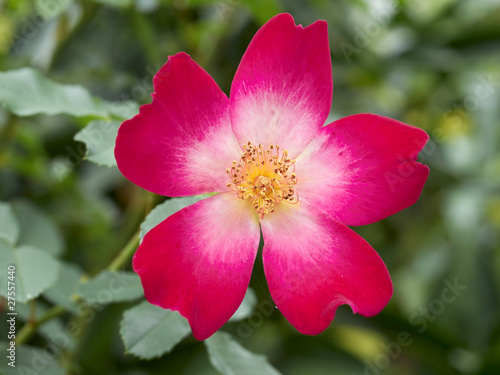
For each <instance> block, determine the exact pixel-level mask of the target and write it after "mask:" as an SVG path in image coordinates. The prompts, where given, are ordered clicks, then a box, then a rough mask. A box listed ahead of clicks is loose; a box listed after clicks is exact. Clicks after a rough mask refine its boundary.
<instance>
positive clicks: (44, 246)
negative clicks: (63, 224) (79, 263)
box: [12, 200, 64, 256]
mask: <svg viewBox="0 0 500 375" xmlns="http://www.w3.org/2000/svg"><path fill="white" fill-rule="evenodd" d="M12 207H13V209H14V212H15V213H16V215H17V218H18V220H19V224H20V227H21V233H20V236H19V240H18V241H17V244H18V246H20V245H30V246H33V247H36V248H38V249H40V250H45V251H46V252H48V253H49V254H51V255H53V256H57V255H61V253H62V251H63V249H64V242H63V239H62V235H61V232H60V231H59V228H58V227H56V226H55V225H54V224H53V223H52V221H51V219H50V218H49V217H48V216H47V215H46V214H45V213H44V212H43V211H41V210H40V209H39V208H38V207H36V206H35V205H34V204H33V203H31V202H30V201H28V200H18V201H14V202H12Z"/></svg>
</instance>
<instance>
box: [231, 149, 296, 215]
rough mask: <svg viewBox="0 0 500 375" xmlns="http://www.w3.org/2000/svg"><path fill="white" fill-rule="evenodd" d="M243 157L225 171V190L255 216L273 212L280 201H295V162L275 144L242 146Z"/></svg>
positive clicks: (293, 202)
mask: <svg viewBox="0 0 500 375" xmlns="http://www.w3.org/2000/svg"><path fill="white" fill-rule="evenodd" d="M242 148H243V155H241V158H240V159H239V160H238V161H233V162H232V164H231V167H229V168H227V169H226V172H227V174H228V175H229V178H230V180H231V182H230V183H228V184H227V187H228V188H229V189H231V190H233V191H235V192H236V195H237V196H238V198H240V199H243V200H249V201H250V202H251V204H252V207H253V208H254V209H255V211H256V212H257V214H258V215H259V217H260V218H261V219H262V218H263V217H264V216H265V215H267V214H269V213H272V212H274V208H275V207H276V205H278V204H279V203H281V202H286V203H292V204H295V203H297V202H298V201H299V198H298V195H297V192H296V191H295V187H294V186H295V184H297V176H296V175H295V160H293V159H290V158H288V152H287V151H286V150H284V149H282V148H281V147H280V146H279V145H270V146H269V147H267V148H265V147H263V146H262V144H259V145H258V146H254V145H253V144H252V143H251V142H248V143H247V144H245V145H243V146H242Z"/></svg>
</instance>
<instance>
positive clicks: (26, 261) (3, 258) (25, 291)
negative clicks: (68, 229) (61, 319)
mask: <svg viewBox="0 0 500 375" xmlns="http://www.w3.org/2000/svg"><path fill="white" fill-rule="evenodd" d="M0 264H1V265H2V268H1V269H0V293H1V294H3V295H4V296H5V295H7V285H8V281H9V279H8V277H9V274H8V272H7V266H9V265H14V266H15V267H16V270H15V280H14V282H15V284H16V299H17V301H19V302H26V301H29V300H31V299H33V298H36V297H38V296H39V295H40V293H42V292H43V291H44V290H46V289H48V288H50V287H51V286H52V285H54V283H55V282H56V281H57V278H58V276H59V262H58V261H57V260H55V259H54V258H53V257H52V256H51V255H49V254H48V253H47V252H45V251H43V250H40V249H37V248H35V247H32V246H28V245H23V246H20V247H18V248H15V247H13V246H12V245H11V244H8V243H7V242H5V241H3V240H0Z"/></svg>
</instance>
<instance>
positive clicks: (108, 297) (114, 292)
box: [77, 271, 144, 304]
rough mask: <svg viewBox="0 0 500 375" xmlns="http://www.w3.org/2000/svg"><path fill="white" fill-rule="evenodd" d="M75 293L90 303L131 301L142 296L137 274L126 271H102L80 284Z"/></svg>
mask: <svg viewBox="0 0 500 375" xmlns="http://www.w3.org/2000/svg"><path fill="white" fill-rule="evenodd" d="M77 293H78V295H79V296H81V297H82V298H83V299H85V300H86V301H87V302H89V303H91V304H93V303H97V304H107V303H111V302H124V301H132V300H134V299H137V298H141V297H143V296H144V292H143V289H142V285H141V280H140V278H139V276H137V275H136V274H135V273H133V272H128V271H114V272H111V271H102V272H101V273H100V274H99V275H97V276H96V277H95V278H93V279H91V280H90V281H88V282H87V283H85V284H80V285H79V286H78V290H77Z"/></svg>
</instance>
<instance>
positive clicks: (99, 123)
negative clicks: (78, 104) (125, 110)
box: [74, 120, 121, 167]
mask: <svg viewBox="0 0 500 375" xmlns="http://www.w3.org/2000/svg"><path fill="white" fill-rule="evenodd" d="M120 124H121V122H120V121H104V120H94V121H91V122H89V124H88V125H87V126H86V127H85V128H83V129H82V130H80V131H79V132H78V133H76V134H75V137H74V139H75V141H80V142H83V143H85V146H87V155H86V159H87V160H90V161H92V162H94V163H96V164H98V165H103V166H107V167H116V159H115V153H114V149H115V142H116V136H117V135H118V128H119V127H120Z"/></svg>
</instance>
